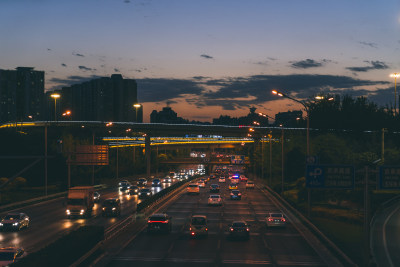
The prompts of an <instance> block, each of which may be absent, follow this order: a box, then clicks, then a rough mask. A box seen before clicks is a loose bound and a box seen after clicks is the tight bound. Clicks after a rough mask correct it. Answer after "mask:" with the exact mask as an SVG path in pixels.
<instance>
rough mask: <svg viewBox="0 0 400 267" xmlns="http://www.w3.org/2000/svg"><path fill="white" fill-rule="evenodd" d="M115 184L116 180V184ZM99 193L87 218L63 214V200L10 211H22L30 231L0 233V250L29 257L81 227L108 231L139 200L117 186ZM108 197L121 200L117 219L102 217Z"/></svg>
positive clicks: (128, 212)
mask: <svg viewBox="0 0 400 267" xmlns="http://www.w3.org/2000/svg"><path fill="white" fill-rule="evenodd" d="M174 182H175V181H174ZM117 183H118V181H116V184H117ZM132 184H135V183H132ZM167 186H170V184H162V188H165V187H167ZM149 188H151V187H149ZM162 188H152V191H153V192H154V193H155V192H157V191H159V190H161V189H162ZM100 194H101V200H100V202H99V203H95V206H94V208H93V212H92V216H91V218H88V219H81V218H77V219H68V218H67V216H66V213H65V210H66V206H65V198H64V197H62V198H57V199H53V200H50V201H45V202H41V203H38V204H35V205H30V206H26V207H24V208H18V209H15V210H12V211H16V212H24V213H26V214H27V215H28V216H29V217H30V224H29V228H25V229H21V230H20V231H15V232H0V247H8V246H15V247H20V248H23V249H24V250H25V251H26V252H27V253H28V254H29V253H32V252H34V251H37V250H39V249H40V248H42V247H44V246H46V245H48V244H50V243H52V242H54V241H55V240H56V239H58V238H59V237H61V236H62V235H64V234H66V233H68V232H69V231H71V230H74V229H77V228H78V227H80V226H83V225H102V226H104V227H105V229H107V228H108V227H110V226H112V225H113V224H115V223H117V222H120V221H122V220H123V219H125V218H127V217H128V216H130V215H132V214H133V212H134V211H135V210H136V205H137V203H140V201H141V200H138V198H137V196H128V195H119V193H118V188H117V187H115V188H110V189H106V190H103V191H100ZM111 197H119V198H120V200H121V216H120V217H102V216H101V201H102V200H104V199H106V198H111ZM8 212H10V211H8ZM6 213H7V212H3V213H1V214H0V216H1V217H3V216H4V215H5V214H6Z"/></svg>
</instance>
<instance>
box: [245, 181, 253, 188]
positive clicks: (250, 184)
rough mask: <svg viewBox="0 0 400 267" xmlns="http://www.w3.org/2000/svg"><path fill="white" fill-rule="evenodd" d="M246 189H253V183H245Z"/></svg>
mask: <svg viewBox="0 0 400 267" xmlns="http://www.w3.org/2000/svg"><path fill="white" fill-rule="evenodd" d="M246 189H254V182H253V181H247V183H246Z"/></svg>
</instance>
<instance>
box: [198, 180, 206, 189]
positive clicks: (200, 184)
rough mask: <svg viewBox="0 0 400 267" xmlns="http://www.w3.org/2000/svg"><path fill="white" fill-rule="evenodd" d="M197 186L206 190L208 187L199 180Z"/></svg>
mask: <svg viewBox="0 0 400 267" xmlns="http://www.w3.org/2000/svg"><path fill="white" fill-rule="evenodd" d="M197 185H198V186H199V187H201V188H204V187H206V184H205V183H204V181H203V180H199V181H197Z"/></svg>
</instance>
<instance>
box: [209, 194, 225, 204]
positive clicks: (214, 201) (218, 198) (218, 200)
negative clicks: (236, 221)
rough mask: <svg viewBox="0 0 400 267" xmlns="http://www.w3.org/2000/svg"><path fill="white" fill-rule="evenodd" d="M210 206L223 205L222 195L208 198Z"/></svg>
mask: <svg viewBox="0 0 400 267" xmlns="http://www.w3.org/2000/svg"><path fill="white" fill-rule="evenodd" d="M208 205H217V206H221V205H222V198H221V196H220V195H210V196H209V197H208Z"/></svg>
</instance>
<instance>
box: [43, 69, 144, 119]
mask: <svg viewBox="0 0 400 267" xmlns="http://www.w3.org/2000/svg"><path fill="white" fill-rule="evenodd" d="M60 94H61V98H60V101H59V102H60V110H57V111H56V112H57V118H58V119H62V120H66V119H68V120H74V121H127V122H143V107H140V108H138V109H137V110H136V109H135V108H134V107H133V105H134V104H136V103H138V101H137V84H136V81H135V80H134V79H123V78H122V75H120V74H113V75H111V77H101V78H97V79H93V80H90V81H87V82H83V83H81V84H74V85H72V86H70V87H63V88H62V90H61V91H60ZM46 99H47V102H48V105H47V106H48V110H49V111H50V112H49V114H53V115H50V116H49V119H50V120H51V118H54V104H53V102H54V100H53V99H51V97H50V95H48V96H47V97H46ZM51 107H53V108H51ZM51 110H53V112H52V111H51ZM67 110H69V111H71V115H70V117H68V118H65V117H62V114H63V113H65V112H66V111H67Z"/></svg>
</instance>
